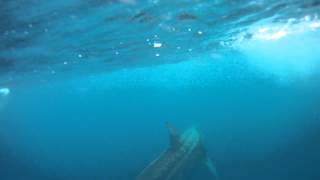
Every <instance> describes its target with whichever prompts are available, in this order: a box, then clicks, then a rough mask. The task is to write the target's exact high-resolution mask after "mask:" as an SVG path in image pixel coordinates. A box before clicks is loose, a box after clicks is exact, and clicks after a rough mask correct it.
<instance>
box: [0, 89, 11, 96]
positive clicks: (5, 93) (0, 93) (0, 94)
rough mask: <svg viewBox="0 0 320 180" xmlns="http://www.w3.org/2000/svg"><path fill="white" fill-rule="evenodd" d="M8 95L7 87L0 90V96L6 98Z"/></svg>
mask: <svg viewBox="0 0 320 180" xmlns="http://www.w3.org/2000/svg"><path fill="white" fill-rule="evenodd" d="M9 94H10V89H9V88H7V87H4V88H0V96H8V95H9Z"/></svg>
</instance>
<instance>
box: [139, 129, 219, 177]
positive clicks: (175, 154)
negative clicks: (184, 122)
mask: <svg viewBox="0 0 320 180" xmlns="http://www.w3.org/2000/svg"><path fill="white" fill-rule="evenodd" d="M166 126H167V128H168V131H169V138H170V144H169V147H168V148H167V149H166V150H165V151H164V152H162V153H161V154H160V155H159V156H158V157H157V158H156V159H155V160H153V161H151V163H150V164H149V165H147V166H146V167H145V168H144V169H143V170H142V172H141V173H140V174H139V175H138V176H137V178H136V180H181V179H187V175H188V173H190V172H191V171H192V170H193V169H194V168H195V167H197V166H199V165H201V164H203V165H205V167H207V169H208V170H209V172H210V174H211V175H212V180H218V179H219V177H218V174H217V170H216V167H215V165H214V163H213V161H212V160H211V159H210V158H209V157H208V155H207V153H206V150H205V148H204V146H203V143H202V141H201V137H200V133H199V131H198V130H197V129H196V128H195V127H192V128H190V129H187V130H186V131H184V132H183V133H182V134H179V133H178V131H177V130H176V128H174V127H173V126H172V125H171V124H169V123H166Z"/></svg>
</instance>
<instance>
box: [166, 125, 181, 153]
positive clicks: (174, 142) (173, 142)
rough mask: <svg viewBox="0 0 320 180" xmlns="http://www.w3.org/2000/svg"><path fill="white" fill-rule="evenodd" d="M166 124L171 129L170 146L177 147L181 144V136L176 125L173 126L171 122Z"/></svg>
mask: <svg viewBox="0 0 320 180" xmlns="http://www.w3.org/2000/svg"><path fill="white" fill-rule="evenodd" d="M166 126H167V128H168V130H169V138H170V147H171V148H177V147H179V146H180V144H181V143H180V137H179V134H178V131H177V129H176V128H175V127H173V126H172V125H171V124H170V123H169V122H167V123H166Z"/></svg>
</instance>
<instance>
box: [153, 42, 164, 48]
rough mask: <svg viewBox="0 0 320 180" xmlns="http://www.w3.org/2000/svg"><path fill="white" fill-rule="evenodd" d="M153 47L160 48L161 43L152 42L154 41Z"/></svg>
mask: <svg viewBox="0 0 320 180" xmlns="http://www.w3.org/2000/svg"><path fill="white" fill-rule="evenodd" d="M153 47H154V48H161V47H162V43H160V42H154V43H153Z"/></svg>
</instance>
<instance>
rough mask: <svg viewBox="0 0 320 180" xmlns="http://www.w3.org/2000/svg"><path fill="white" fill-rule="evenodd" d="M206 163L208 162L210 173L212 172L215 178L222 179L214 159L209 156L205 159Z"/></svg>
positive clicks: (216, 179)
mask: <svg viewBox="0 0 320 180" xmlns="http://www.w3.org/2000/svg"><path fill="white" fill-rule="evenodd" d="M205 164H206V166H207V168H208V169H209V171H210V173H211V174H212V176H214V178H215V180H220V178H219V176H218V171H217V168H216V166H215V165H214V163H213V161H212V160H211V159H210V158H209V157H207V158H206V159H205Z"/></svg>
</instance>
